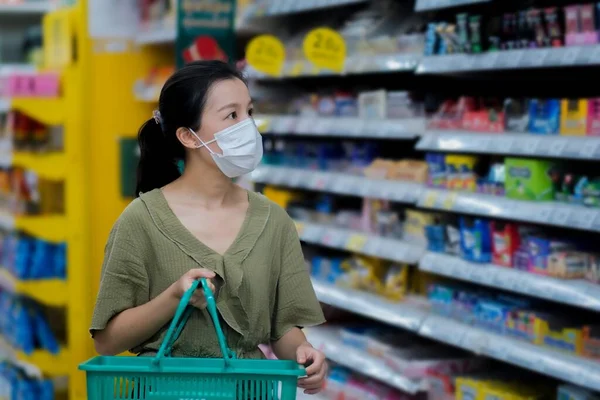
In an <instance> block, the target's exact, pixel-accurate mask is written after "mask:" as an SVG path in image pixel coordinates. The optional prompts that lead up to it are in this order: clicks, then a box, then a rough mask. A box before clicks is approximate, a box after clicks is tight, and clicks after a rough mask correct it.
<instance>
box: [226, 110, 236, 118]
mask: <svg viewBox="0 0 600 400" xmlns="http://www.w3.org/2000/svg"><path fill="white" fill-rule="evenodd" d="M227 118H229V119H237V112H236V111H234V112H232V113H231V114H229V115H228V116H227Z"/></svg>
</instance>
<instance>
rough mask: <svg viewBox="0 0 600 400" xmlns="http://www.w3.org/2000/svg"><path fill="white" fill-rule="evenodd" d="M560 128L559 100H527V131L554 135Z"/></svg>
mask: <svg viewBox="0 0 600 400" xmlns="http://www.w3.org/2000/svg"><path fill="white" fill-rule="evenodd" d="M559 129H560V100H556V99H548V100H540V99H532V100H530V101H529V132H531V133H536V134H540V135H556V134H557V133H558V131H559Z"/></svg>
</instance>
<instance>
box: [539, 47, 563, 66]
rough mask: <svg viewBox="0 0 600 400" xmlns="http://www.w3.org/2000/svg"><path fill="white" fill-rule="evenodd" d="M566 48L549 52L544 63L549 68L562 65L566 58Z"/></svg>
mask: <svg viewBox="0 0 600 400" xmlns="http://www.w3.org/2000/svg"><path fill="white" fill-rule="evenodd" d="M565 52H566V51H565V48H555V49H552V50H550V51H549V52H548V56H547V57H546V60H545V62H544V65H545V66H547V67H554V66H558V65H561V63H562V60H563V58H564V56H565Z"/></svg>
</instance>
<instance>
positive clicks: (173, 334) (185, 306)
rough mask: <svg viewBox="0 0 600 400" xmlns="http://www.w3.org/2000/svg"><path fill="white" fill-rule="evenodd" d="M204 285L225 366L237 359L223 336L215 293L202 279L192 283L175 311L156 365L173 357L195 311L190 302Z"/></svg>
mask: <svg viewBox="0 0 600 400" xmlns="http://www.w3.org/2000/svg"><path fill="white" fill-rule="evenodd" d="M200 284H201V285H202V289H203V290H204V296H205V297H206V308H207V310H208V313H209V314H210V317H211V319H212V321H213V325H214V326H215V331H216V332H217V339H218V341H219V347H220V348H221V353H223V358H224V359H225V365H228V364H229V360H231V359H234V358H235V353H234V352H232V351H231V350H230V349H229V348H228V347H227V342H226V341H225V335H224V334H223V329H222V328H221V322H220V321H219V314H218V312H217V304H216V302H215V296H214V294H213V291H212V290H211V289H210V286H208V281H207V280H206V278H201V279H200V280H196V281H194V282H193V283H192V286H191V287H190V288H189V289H188V290H187V291H186V292H185V293H184V295H183V296H182V297H181V301H180V302H179V305H178V306H177V311H175V316H174V317H173V320H172V321H171V325H170V326H169V330H168V331H167V334H166V335H165V338H164V340H163V342H162V344H161V345H160V348H159V350H158V353H157V354H156V357H155V358H154V363H155V364H157V363H158V362H159V361H160V359H161V358H163V357H169V356H170V355H171V349H172V347H173V344H174V343H175V342H176V341H177V339H178V338H179V335H181V331H183V328H184V327H185V324H186V323H187V321H188V320H189V319H190V316H191V315H192V312H193V311H194V307H192V306H190V305H189V303H190V300H191V298H192V295H193V294H194V292H195V291H196V290H197V289H198V286H200Z"/></svg>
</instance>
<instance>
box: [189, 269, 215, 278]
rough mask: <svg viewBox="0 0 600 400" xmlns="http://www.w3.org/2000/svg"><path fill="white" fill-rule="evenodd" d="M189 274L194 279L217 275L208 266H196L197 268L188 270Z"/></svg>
mask: <svg viewBox="0 0 600 400" xmlns="http://www.w3.org/2000/svg"><path fill="white" fill-rule="evenodd" d="M188 276H189V277H190V278H191V279H193V280H196V279H200V278H208V279H212V278H214V277H215V273H214V272H212V271H211V270H208V269H206V268H196V269H190V270H189V272H188Z"/></svg>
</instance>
